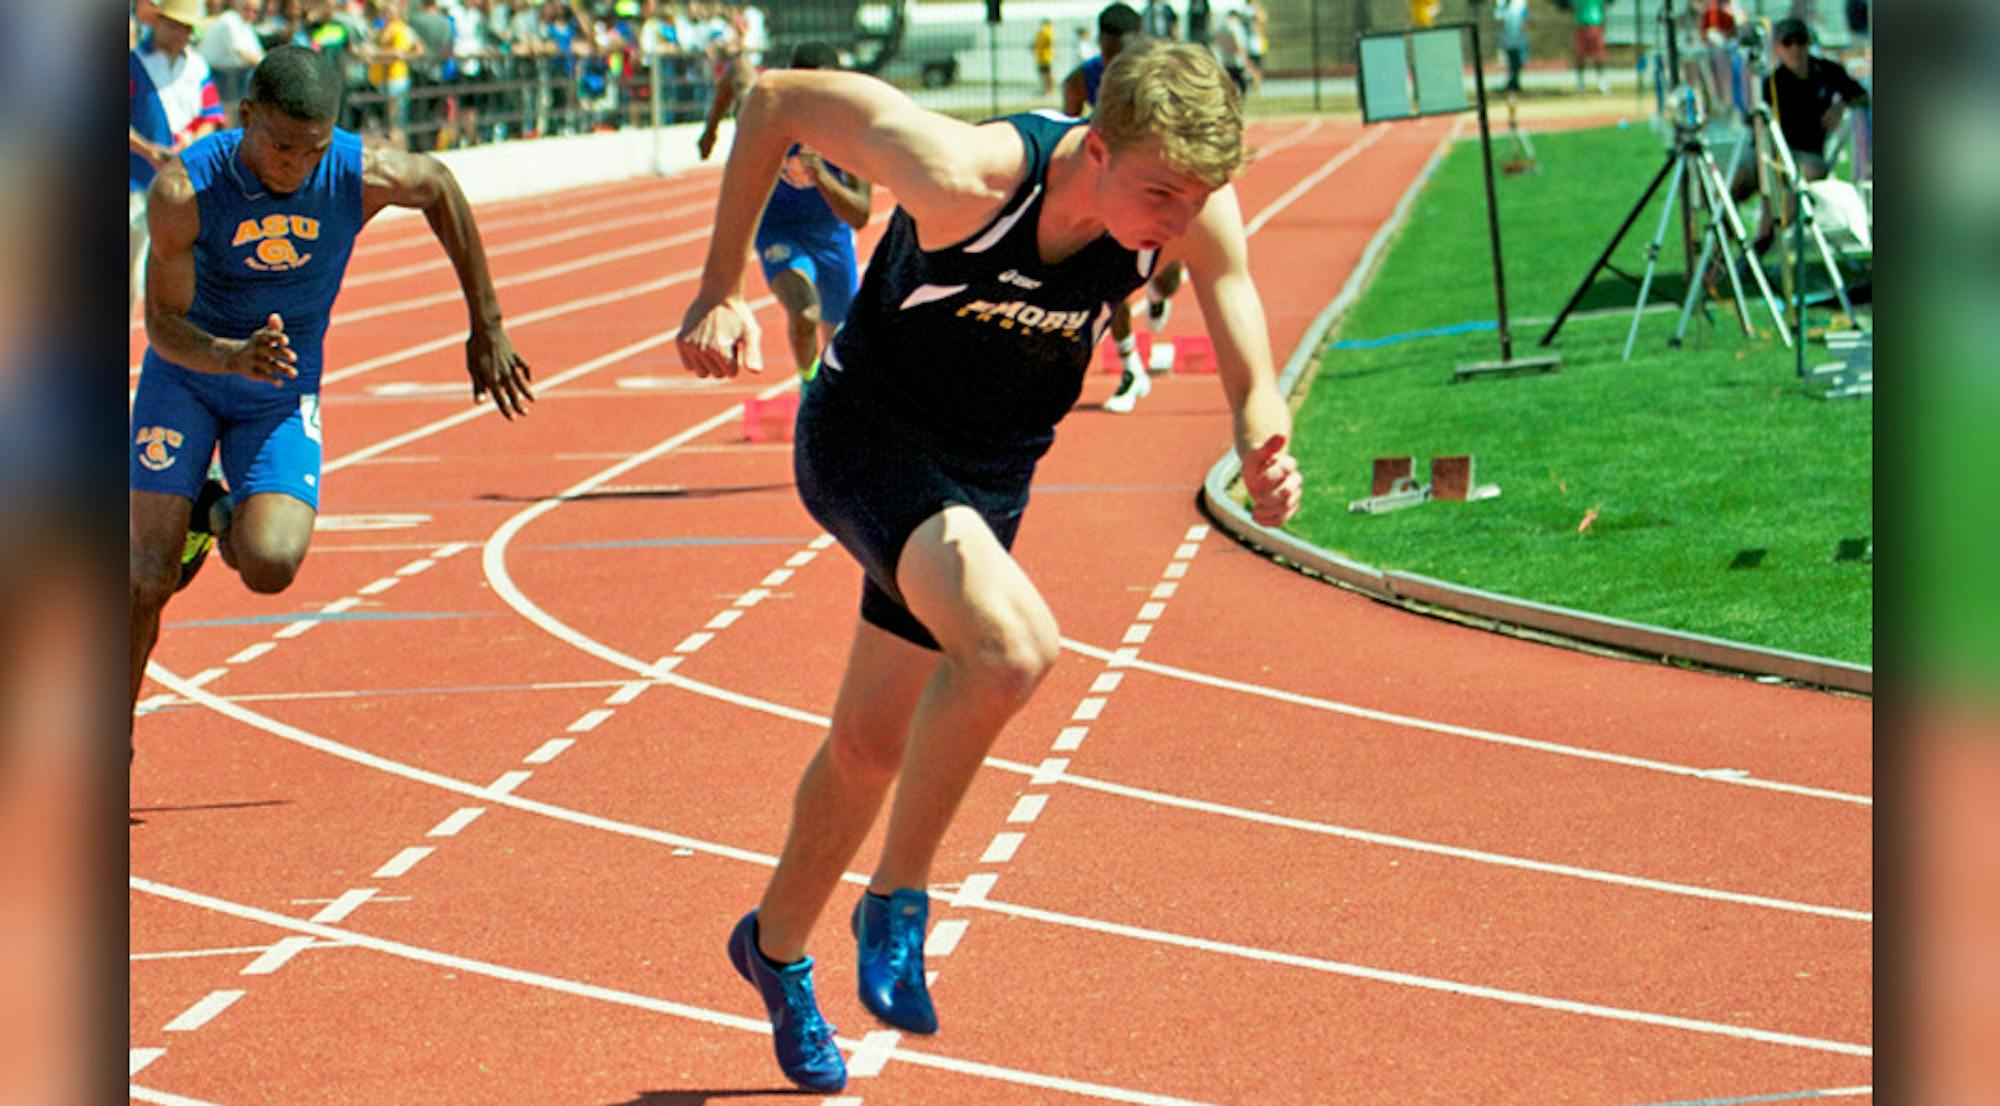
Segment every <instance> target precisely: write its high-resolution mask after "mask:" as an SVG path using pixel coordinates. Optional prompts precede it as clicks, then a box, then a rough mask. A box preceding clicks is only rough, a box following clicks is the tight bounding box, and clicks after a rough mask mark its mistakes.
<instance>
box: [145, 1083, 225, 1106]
mask: <svg viewBox="0 0 2000 1106" xmlns="http://www.w3.org/2000/svg"><path fill="white" fill-rule="evenodd" d="M127 1093H129V1094H130V1095H131V1096H132V1097H133V1098H135V1099H137V1100H139V1101H140V1102H150V1103H153V1104H154V1106H219V1104H218V1103H214V1102H210V1101H208V1100H207V1099H203V1098H189V1097H188V1096H186V1095H183V1094H171V1093H169V1092H167V1091H156V1090H154V1089H153V1088H151V1087H141V1086H140V1085H139V1084H137V1083H132V1084H128V1085H127Z"/></svg>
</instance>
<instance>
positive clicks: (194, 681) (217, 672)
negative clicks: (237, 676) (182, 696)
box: [188, 668, 229, 687]
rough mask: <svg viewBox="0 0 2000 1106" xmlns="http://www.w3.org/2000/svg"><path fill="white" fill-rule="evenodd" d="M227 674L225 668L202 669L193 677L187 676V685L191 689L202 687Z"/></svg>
mask: <svg viewBox="0 0 2000 1106" xmlns="http://www.w3.org/2000/svg"><path fill="white" fill-rule="evenodd" d="M228 674H229V670H228V669H227V668H204V669H202V670H201V671H199V672H197V673H195V674H194V675H192V676H189V677H188V684H189V685H190V686H193V687H202V686H205V685H207V684H209V683H210V682H212V681H214V680H215V679H216V678H217V677H220V676H226V675H228Z"/></svg>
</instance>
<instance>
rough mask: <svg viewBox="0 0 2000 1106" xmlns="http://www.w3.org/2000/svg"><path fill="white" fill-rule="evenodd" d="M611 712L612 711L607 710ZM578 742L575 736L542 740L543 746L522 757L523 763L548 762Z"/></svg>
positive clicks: (606, 712)
mask: <svg viewBox="0 0 2000 1106" xmlns="http://www.w3.org/2000/svg"><path fill="white" fill-rule="evenodd" d="M604 713H605V714H610V713H611V712H610V711H605V712H604ZM574 744H576V740H575V739H574V738H568V737H552V738H550V739H548V740H547V741H544V742H542V747H541V748H539V749H536V750H535V751H534V752H532V753H529V754H528V755H527V756H524V757H522V758H521V763H522V764H547V763H548V762H550V761H552V760H554V759H556V758H557V757H559V756H561V755H562V754H563V750H565V749H567V748H569V747H570V746H572V745H574Z"/></svg>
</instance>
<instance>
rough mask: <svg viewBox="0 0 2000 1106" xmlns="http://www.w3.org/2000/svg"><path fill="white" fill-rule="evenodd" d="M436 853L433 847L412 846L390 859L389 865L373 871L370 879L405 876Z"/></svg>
mask: <svg viewBox="0 0 2000 1106" xmlns="http://www.w3.org/2000/svg"><path fill="white" fill-rule="evenodd" d="M436 851H437V848H436V846H433V845H412V846H410V847H409V848H407V849H404V850H403V851H402V852H399V853H397V854H396V855H395V856H393V857H391V858H390V860H389V863H387V864H384V865H382V866H381V867H380V868H377V869H375V875H374V876H373V877H372V878H375V879H395V878H396V877H397V876H400V875H405V874H407V873H408V872H409V870H410V869H412V868H414V867H416V866H417V864H418V863H419V862H420V861H422V860H423V859H424V858H425V857H427V856H429V855H431V854H432V853H434V852H436Z"/></svg>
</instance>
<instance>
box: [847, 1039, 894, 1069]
mask: <svg viewBox="0 0 2000 1106" xmlns="http://www.w3.org/2000/svg"><path fill="white" fill-rule="evenodd" d="M902 1039H903V1035H902V1034H901V1033H898V1032H896V1031H895V1030H893V1029H878V1030H876V1031H874V1032H873V1033H870V1034H868V1035H867V1036H865V1037H863V1038H861V1043H860V1044H858V1045H856V1046H855V1047H854V1055H853V1056H851V1057H849V1058H848V1061H847V1074H848V1076H849V1077H850V1078H853V1079H867V1078H868V1077H870V1076H875V1075H880V1074H882V1067H883V1065H885V1064H887V1063H888V1062H889V1057H891V1056H893V1055H894V1054H895V1052H896V1044H897V1042H899V1041H901V1040H902Z"/></svg>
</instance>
